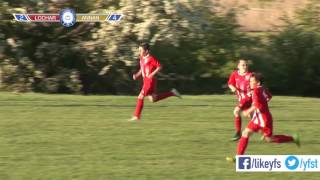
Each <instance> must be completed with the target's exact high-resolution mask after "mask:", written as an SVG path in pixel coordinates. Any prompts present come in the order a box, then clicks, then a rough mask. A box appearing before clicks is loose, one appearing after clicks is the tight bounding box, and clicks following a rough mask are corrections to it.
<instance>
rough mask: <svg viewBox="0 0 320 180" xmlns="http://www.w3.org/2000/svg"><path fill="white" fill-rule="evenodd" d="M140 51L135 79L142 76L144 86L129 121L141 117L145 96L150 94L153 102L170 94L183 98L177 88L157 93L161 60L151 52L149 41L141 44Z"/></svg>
mask: <svg viewBox="0 0 320 180" xmlns="http://www.w3.org/2000/svg"><path fill="white" fill-rule="evenodd" d="M139 53H140V70H139V71H138V72H137V73H135V74H133V79H134V80H137V79H138V78H139V77H140V76H142V78H143V86H142V89H141V91H140V94H139V96H138V102H137V106H136V110H135V112H134V116H133V117H132V118H131V119H130V120H129V121H136V120H139V119H140V118H141V111H142V109H143V101H144V97H146V96H149V100H150V101H151V102H157V101H160V100H163V99H165V98H168V97H170V96H176V97H179V98H181V95H180V93H179V92H178V91H177V90H176V89H172V90H171V91H170V92H165V93H161V94H158V93H157V79H156V74H157V73H158V72H159V71H160V70H161V64H160V63H159V61H158V60H157V59H156V58H155V57H154V56H152V55H151V54H150V46H149V44H148V43H141V44H140V45H139Z"/></svg>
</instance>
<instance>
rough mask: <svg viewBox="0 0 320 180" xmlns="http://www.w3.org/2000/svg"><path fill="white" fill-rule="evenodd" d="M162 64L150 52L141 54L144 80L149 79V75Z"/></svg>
mask: <svg viewBox="0 0 320 180" xmlns="http://www.w3.org/2000/svg"><path fill="white" fill-rule="evenodd" d="M160 66H161V64H160V63H159V61H158V60H157V59H156V58H155V57H154V56H151V55H150V54H149V55H147V56H140V68H141V72H142V77H143V79H144V80H145V79H148V78H147V77H148V76H149V74H151V73H152V72H153V71H154V70H155V69H157V68H158V67H160Z"/></svg>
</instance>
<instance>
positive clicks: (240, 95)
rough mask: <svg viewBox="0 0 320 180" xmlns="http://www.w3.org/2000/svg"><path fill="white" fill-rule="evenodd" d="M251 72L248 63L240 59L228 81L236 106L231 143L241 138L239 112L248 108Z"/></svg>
mask: <svg viewBox="0 0 320 180" xmlns="http://www.w3.org/2000/svg"><path fill="white" fill-rule="evenodd" d="M250 77H251V72H248V62H247V61H246V60H244V59H240V60H239V62H238V70H236V71H234V72H233V73H232V74H231V75H230V77H229V81H228V86H229V88H230V90H231V91H232V92H236V94H237V99H238V101H239V103H238V105H237V106H236V107H235V108H234V111H233V114H234V125H235V130H236V132H235V135H234V136H233V137H232V140H233V141H237V140H239V139H240V137H241V115H240V112H241V111H244V110H246V109H248V108H250V106H251V103H252V99H251V91H250V83H249V80H250Z"/></svg>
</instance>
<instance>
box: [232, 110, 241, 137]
mask: <svg viewBox="0 0 320 180" xmlns="http://www.w3.org/2000/svg"><path fill="white" fill-rule="evenodd" d="M233 115H234V126H235V130H236V132H235V134H234V136H233V137H232V139H231V140H232V141H238V140H239V139H240V137H241V115H240V107H239V106H236V107H235V108H234V110H233Z"/></svg>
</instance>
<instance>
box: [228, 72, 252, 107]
mask: <svg viewBox="0 0 320 180" xmlns="http://www.w3.org/2000/svg"><path fill="white" fill-rule="evenodd" d="M251 74H252V73H251V72H246V73H245V74H244V75H240V74H239V72H238V71H234V72H233V73H232V74H231V75H230V77H229V81H228V85H233V86H234V87H236V89H237V97H238V100H239V102H240V101H242V100H243V99H250V98H251V91H250V77H251Z"/></svg>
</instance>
